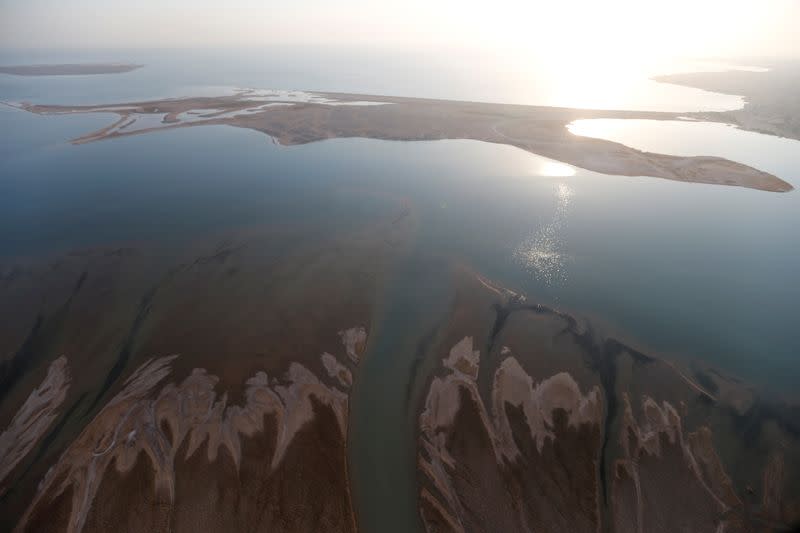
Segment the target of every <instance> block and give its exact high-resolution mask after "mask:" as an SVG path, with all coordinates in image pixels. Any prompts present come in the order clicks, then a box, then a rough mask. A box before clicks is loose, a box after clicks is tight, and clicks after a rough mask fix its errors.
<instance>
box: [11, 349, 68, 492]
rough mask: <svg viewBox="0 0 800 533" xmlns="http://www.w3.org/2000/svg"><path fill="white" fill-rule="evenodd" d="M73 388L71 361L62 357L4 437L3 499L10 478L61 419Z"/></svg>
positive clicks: (54, 364)
mask: <svg viewBox="0 0 800 533" xmlns="http://www.w3.org/2000/svg"><path fill="white" fill-rule="evenodd" d="M69 384H70V375H69V368H68V366H67V359H66V357H63V356H62V357H59V358H58V359H56V360H55V361H53V362H52V363H51V364H50V367H49V368H48V369H47V377H45V379H44V381H43V382H42V383H41V385H39V386H38V387H37V388H36V389H34V391H33V392H31V394H30V396H28V399H27V400H25V403H24V404H23V405H22V407H21V408H20V409H19V411H17V413H16V414H15V415H14V418H13V420H11V424H9V426H8V427H7V428H5V430H3V432H2V433H0V496H2V495H3V494H4V493H5V492H6V490H7V486H6V478H7V477H8V475H9V474H10V473H11V471H12V470H14V468H15V467H16V466H17V465H18V464H19V462H20V461H22V459H24V458H25V457H26V456H27V455H28V454H29V453H30V451H31V450H32V449H33V448H34V447H35V446H36V445H37V444H39V441H40V440H41V438H42V437H43V436H44V434H45V433H46V432H47V430H48V428H49V427H50V425H51V424H52V423H53V421H54V420H55V419H56V418H57V417H58V412H57V410H58V408H59V407H61V404H62V403H64V399H65V398H66V397H67V389H68V388H69Z"/></svg>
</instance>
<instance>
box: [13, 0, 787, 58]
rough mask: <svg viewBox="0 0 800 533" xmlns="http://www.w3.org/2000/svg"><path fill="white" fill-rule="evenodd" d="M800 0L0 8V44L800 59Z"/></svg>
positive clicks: (255, 1) (254, 1)
mask: <svg viewBox="0 0 800 533" xmlns="http://www.w3.org/2000/svg"><path fill="white" fill-rule="evenodd" d="M798 22H800V0H747V1H744V0H661V1H650V0H606V1H603V0H549V1H539V0H519V1H511V0H493V1H488V2H487V1H481V2H475V1H470V0H439V1H436V0H404V1H398V2H381V1H379V0H336V1H333V0H280V1H268V0H260V1H259V0H225V1H219V0H215V1H212V0H173V1H170V0H129V1H121V0H0V46H2V47H4V48H11V47H14V48H17V47H23V48H24V47H43V48H50V47H77V48H82V47H105V48H107V47H195V46H241V45H247V46H251V45H268V44H275V43H305V44H325V45H340V44H341V45H347V44H370V45H373V46H398V45H401V46H413V47H423V46H429V45H438V46H442V45H444V46H448V47H458V48H472V47H479V48H484V49H491V50H496V51H502V52H506V51H509V50H512V51H513V50H516V51H519V53H520V54H524V53H537V54H541V53H542V51H545V53H550V52H551V51H554V50H555V51H557V53H558V54H562V55H576V54H584V53H586V52H591V53H595V54H600V53H602V54H609V53H610V54H625V55H639V56H644V55H667V54H668V55H695V56H697V55H703V56H739V57H741V56H764V55H780V56H786V55H795V54H800V50H799V49H800V39H798V38H797V37H795V35H796V34H797V30H796V28H795V26H796V25H797V24H798Z"/></svg>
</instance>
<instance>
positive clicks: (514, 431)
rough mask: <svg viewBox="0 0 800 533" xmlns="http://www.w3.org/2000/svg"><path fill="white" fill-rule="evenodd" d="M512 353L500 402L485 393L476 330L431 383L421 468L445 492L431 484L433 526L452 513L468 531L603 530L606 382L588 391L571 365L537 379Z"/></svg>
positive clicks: (498, 378)
mask: <svg viewBox="0 0 800 533" xmlns="http://www.w3.org/2000/svg"><path fill="white" fill-rule="evenodd" d="M505 355H506V358H505V359H504V360H503V361H502V363H501V364H500V367H499V368H498V370H497V372H496V373H495V376H494V384H493V387H492V400H491V407H490V409H487V408H486V407H485V405H484V402H483V400H482V399H481V398H480V395H479V393H478V387H477V384H476V381H475V380H476V378H477V368H476V366H477V364H478V362H479V358H480V354H479V352H478V351H476V350H473V341H472V339H471V338H469V337H466V338H464V339H463V340H462V341H461V342H459V343H458V344H456V345H455V346H454V347H453V349H452V350H451V351H450V354H449V356H448V357H447V358H446V359H445V360H444V362H443V365H444V367H445V368H446V369H447V370H448V372H446V373H445V375H444V376H443V377H441V378H440V377H436V378H434V379H433V382H432V383H431V386H430V390H429V392H428V396H427V398H426V400H425V407H424V409H423V411H422V413H421V415H420V422H419V423H420V456H419V470H420V473H421V474H422V475H423V476H424V481H425V483H430V486H431V488H432V489H434V490H435V491H436V493H438V494H439V495H440V496H439V497H438V498H437V497H435V496H433V494H432V493H431V491H429V490H428V489H427V488H423V491H424V492H422V493H421V495H420V497H421V505H423V508H422V511H421V513H422V517H423V520H425V523H426V526H427V527H428V528H429V530H435V528H434V527H433V526H434V524H436V523H438V520H444V521H445V522H446V523H448V524H450V525H451V527H452V528H455V529H456V530H463V531H487V530H490V529H493V528H497V529H499V530H503V531H517V530H526V529H537V530H538V529H542V530H571V531H596V530H597V529H598V528H599V526H600V517H599V513H598V502H597V500H596V498H597V497H598V495H599V491H598V490H597V477H596V474H597V467H596V462H597V460H598V459H599V440H600V429H601V422H602V411H603V408H602V399H601V396H600V393H599V390H598V389H597V388H594V389H592V390H591V391H589V392H587V393H586V394H583V393H582V392H581V390H580V388H579V387H578V385H577V383H575V381H574V380H573V379H572V377H571V376H570V375H569V374H567V373H561V374H557V375H555V376H551V377H550V378H548V379H545V380H543V381H542V382H540V383H537V384H534V382H533V380H532V378H531V377H530V376H529V375H528V374H527V373H526V372H525V371H524V370H523V369H522V367H521V366H520V365H519V363H518V362H517V360H516V359H515V358H514V357H513V356H512V355H510V352H509V351H506V352H505ZM462 363H464V364H463V365H462ZM461 367H467V368H469V369H470V370H469V371H468V372H467V373H465V372H462V371H461V370H459V368H461ZM490 413H491V414H490ZM469 441H473V442H471V443H470V442H469ZM580 443H582V444H580ZM586 454H588V455H586ZM424 486H425V485H424V484H423V487H424ZM559 487H560V489H559ZM554 492H556V493H558V494H557V495H556V494H554ZM434 511H435V512H436V516H438V517H439V518H438V519H437V518H434V515H433V514H432V513H433V512H434ZM426 517H427V518H426Z"/></svg>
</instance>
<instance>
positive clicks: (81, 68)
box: [0, 63, 144, 76]
mask: <svg viewBox="0 0 800 533" xmlns="http://www.w3.org/2000/svg"><path fill="white" fill-rule="evenodd" d="M143 66H144V65H136V64H133V63H67V64H62V65H14V66H0V74H12V75H14V76H90V75H94V74H122V73H123V72H130V71H132V70H136V69H138V68H142V67H143Z"/></svg>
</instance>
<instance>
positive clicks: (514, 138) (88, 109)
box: [9, 91, 794, 192]
mask: <svg viewBox="0 0 800 533" xmlns="http://www.w3.org/2000/svg"><path fill="white" fill-rule="evenodd" d="M9 105H12V106H13V107H16V108H18V109H22V110H25V111H28V112H31V113H36V114H41V115H55V114H73V113H100V112H103V113H115V114H117V115H119V116H120V120H118V121H115V122H114V123H112V124H111V125H109V126H106V127H104V128H101V129H99V130H96V131H94V132H90V133H87V134H85V135H83V136H80V137H78V138H75V139H72V140H71V142H72V143H73V144H83V143H87V142H95V141H99V140H105V139H112V138H117V137H124V136H127V135H138V134H144V133H150V132H153V131H159V130H163V129H171V128H178V127H191V126H201V125H229V126H236V127H242V128H247V129H252V130H255V131H260V132H262V133H265V134H267V135H269V136H270V137H272V138H273V139H275V140H276V141H277V142H278V143H280V144H281V145H284V146H291V145H298V144H307V143H310V142H315V141H321V140H325V139H332V138H352V137H355V138H369V139H380V140H394V141H432V140H445V139H471V140H477V141H483V142H490V143H496V144H506V145H509V146H514V147H516V148H520V149H522V150H525V151H527V152H529V153H533V154H536V155H540V156H543V157H547V158H550V159H553V160H555V161H560V162H562V163H567V164H570V165H573V166H576V167H580V168H583V169H585V170H589V171H593V172H599V173H603V174H610V175H620V176H648V177H655V178H664V179H671V180H676V181H684V182H693V183H706V184H716V185H728V186H738V187H747V188H752V189H759V190H764V191H770V192H788V191H791V190H793V188H794V187H793V186H792V185H791V184H790V183H788V182H786V181H784V180H783V179H781V178H779V177H777V176H774V175H772V174H769V173H766V172H763V171H760V170H758V169H755V168H752V167H749V166H747V165H743V164H740V163H736V162H734V161H730V160H727V159H724V158H720V157H713V156H694V157H680V156H672V155H666V154H659V153H652V152H644V151H641V150H637V149H635V148H631V147H629V146H626V145H624V144H620V143H616V142H612V141H607V140H602V139H595V138H588V137H580V136H576V135H574V134H572V133H571V132H569V131H568V129H567V126H568V125H569V124H570V123H571V122H573V121H574V120H580V119H593V118H617V119H652V120H677V119H679V117H681V116H686V115H687V114H686V113H667V112H640V111H621V110H620V111H606V110H587V109H571V108H557V107H542V106H526V105H517V104H485V103H478V102H459V101H449V100H432V99H424V98H406V97H391V96H372V95H357V94H346V93H300V92H284V93H268V94H267V95H260V94H258V93H254V91H241V92H239V93H237V94H234V95H229V96H219V97H190V98H178V99H165V100H152V101H143V102H131V103H119V104H106V105H97V106H92V105H81V106H61V105H42V104H30V103H21V104H9ZM197 110H215V111H214V112H213V113H204V114H205V115H206V116H205V117H204V116H203V114H198V112H197ZM192 112H194V113H192ZM182 114H183V115H184V116H185V117H188V116H189V115H192V114H194V115H195V116H193V117H192V118H184V119H181V118H180V116H181V115H182ZM153 115H162V119H161V125H159V126H150V127H143V128H141V129H132V130H131V129H126V128H128V127H129V126H131V125H134V124H135V122H136V121H137V119H138V118H143V121H144V118H145V117H146V118H149V119H150V120H151V121H152V117H153ZM209 115H210V116H209ZM711 120H714V118H713V117H712V118H711ZM714 121H719V120H714ZM123 126H125V128H123Z"/></svg>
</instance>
